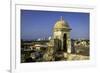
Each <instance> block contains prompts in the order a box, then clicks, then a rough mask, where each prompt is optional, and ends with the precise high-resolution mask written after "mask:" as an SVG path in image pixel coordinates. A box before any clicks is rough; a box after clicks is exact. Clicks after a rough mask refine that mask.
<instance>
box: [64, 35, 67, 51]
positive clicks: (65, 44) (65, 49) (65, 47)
mask: <svg viewBox="0 0 100 73" xmlns="http://www.w3.org/2000/svg"><path fill="white" fill-rule="evenodd" d="M63 51H67V34H64V35H63Z"/></svg>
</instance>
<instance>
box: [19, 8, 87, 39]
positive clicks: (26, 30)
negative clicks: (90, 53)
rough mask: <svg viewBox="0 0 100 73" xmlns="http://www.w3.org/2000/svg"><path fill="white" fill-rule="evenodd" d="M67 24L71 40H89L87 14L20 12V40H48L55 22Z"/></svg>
mask: <svg viewBox="0 0 100 73" xmlns="http://www.w3.org/2000/svg"><path fill="white" fill-rule="evenodd" d="M61 16H63V18H64V20H65V21H66V22H68V23H69V26H70V28H71V29H72V30H71V33H70V35H71V38H73V39H78V38H85V39H89V13H79V12H56V11H36V10H21V39H24V40H33V39H38V38H44V37H45V38H48V37H49V36H51V35H52V29H53V27H54V25H55V23H56V21H57V20H59V19H60V17H61Z"/></svg>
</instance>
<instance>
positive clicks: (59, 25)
mask: <svg viewBox="0 0 100 73" xmlns="http://www.w3.org/2000/svg"><path fill="white" fill-rule="evenodd" d="M63 28H66V29H70V28H69V25H68V23H67V22H65V21H64V20H63V18H62V17H61V19H60V20H58V21H57V22H56V24H55V25H54V29H63Z"/></svg>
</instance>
